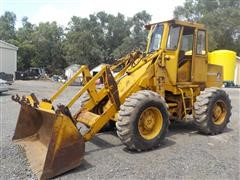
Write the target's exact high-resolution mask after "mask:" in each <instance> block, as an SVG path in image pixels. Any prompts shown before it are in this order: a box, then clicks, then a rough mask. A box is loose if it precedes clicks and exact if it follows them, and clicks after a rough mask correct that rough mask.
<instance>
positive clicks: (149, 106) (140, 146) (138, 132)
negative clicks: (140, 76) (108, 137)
mask: <svg viewBox="0 0 240 180" xmlns="http://www.w3.org/2000/svg"><path fill="white" fill-rule="evenodd" d="M168 126H169V114H168V109H167V104H166V102H165V100H164V99H163V98H162V97H160V95H159V94H157V93H155V92H153V91H149V90H142V91H138V92H137V93H135V94H133V95H131V96H130V97H128V98H127V99H126V101H125V102H124V104H123V105H121V107H120V111H119V118H118V121H117V123H116V127H117V134H118V136H119V138H120V139H121V141H122V142H123V143H124V144H125V145H126V146H127V147H128V149H130V150H137V151H141V150H149V149H153V148H154V147H156V146H158V145H159V143H160V142H161V141H162V140H163V139H164V137H165V136H166V133H167V129H168Z"/></svg>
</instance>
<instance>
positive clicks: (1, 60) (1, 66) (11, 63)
mask: <svg viewBox="0 0 240 180" xmlns="http://www.w3.org/2000/svg"><path fill="white" fill-rule="evenodd" d="M17 50H18V47H16V46H14V45H12V44H9V43H7V42H4V41H1V40H0V72H4V73H6V74H12V75H15V72H16V71H17Z"/></svg>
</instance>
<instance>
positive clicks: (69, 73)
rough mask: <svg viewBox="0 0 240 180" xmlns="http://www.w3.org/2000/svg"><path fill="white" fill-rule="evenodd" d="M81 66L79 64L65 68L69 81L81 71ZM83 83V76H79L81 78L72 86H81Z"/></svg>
mask: <svg viewBox="0 0 240 180" xmlns="http://www.w3.org/2000/svg"><path fill="white" fill-rule="evenodd" d="M80 67H81V65H79V64H72V65H70V66H68V67H66V68H65V76H66V77H67V80H69V79H71V78H72V77H73V75H74V74H75V73H76V72H77V71H78V70H79V69H80ZM81 82H82V75H81V74H80V75H79V78H77V79H76V80H75V82H73V84H72V85H81Z"/></svg>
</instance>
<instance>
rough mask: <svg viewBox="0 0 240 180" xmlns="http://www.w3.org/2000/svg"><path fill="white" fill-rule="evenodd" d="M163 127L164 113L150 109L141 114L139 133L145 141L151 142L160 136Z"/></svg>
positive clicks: (154, 108)
mask: <svg viewBox="0 0 240 180" xmlns="http://www.w3.org/2000/svg"><path fill="white" fill-rule="evenodd" d="M162 125H163V117H162V113H161V112H160V111H159V109H158V108H156V107H149V108H147V109H145V110H144V111H143V112H142V113H141V116H140V119H139V121H138V131H139V133H140V135H141V136H142V137H143V138H144V139H146V140H151V139H153V138H155V137H156V136H157V135H158V134H159V132H160V131H161V129H162Z"/></svg>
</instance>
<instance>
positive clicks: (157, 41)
mask: <svg viewBox="0 0 240 180" xmlns="http://www.w3.org/2000/svg"><path fill="white" fill-rule="evenodd" d="M162 33H163V25H162V24H157V25H155V27H154V28H153V31H152V35H151V40H150V46H149V51H148V52H153V51H156V50H158V49H159V48H160V45H161V41H162Z"/></svg>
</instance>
